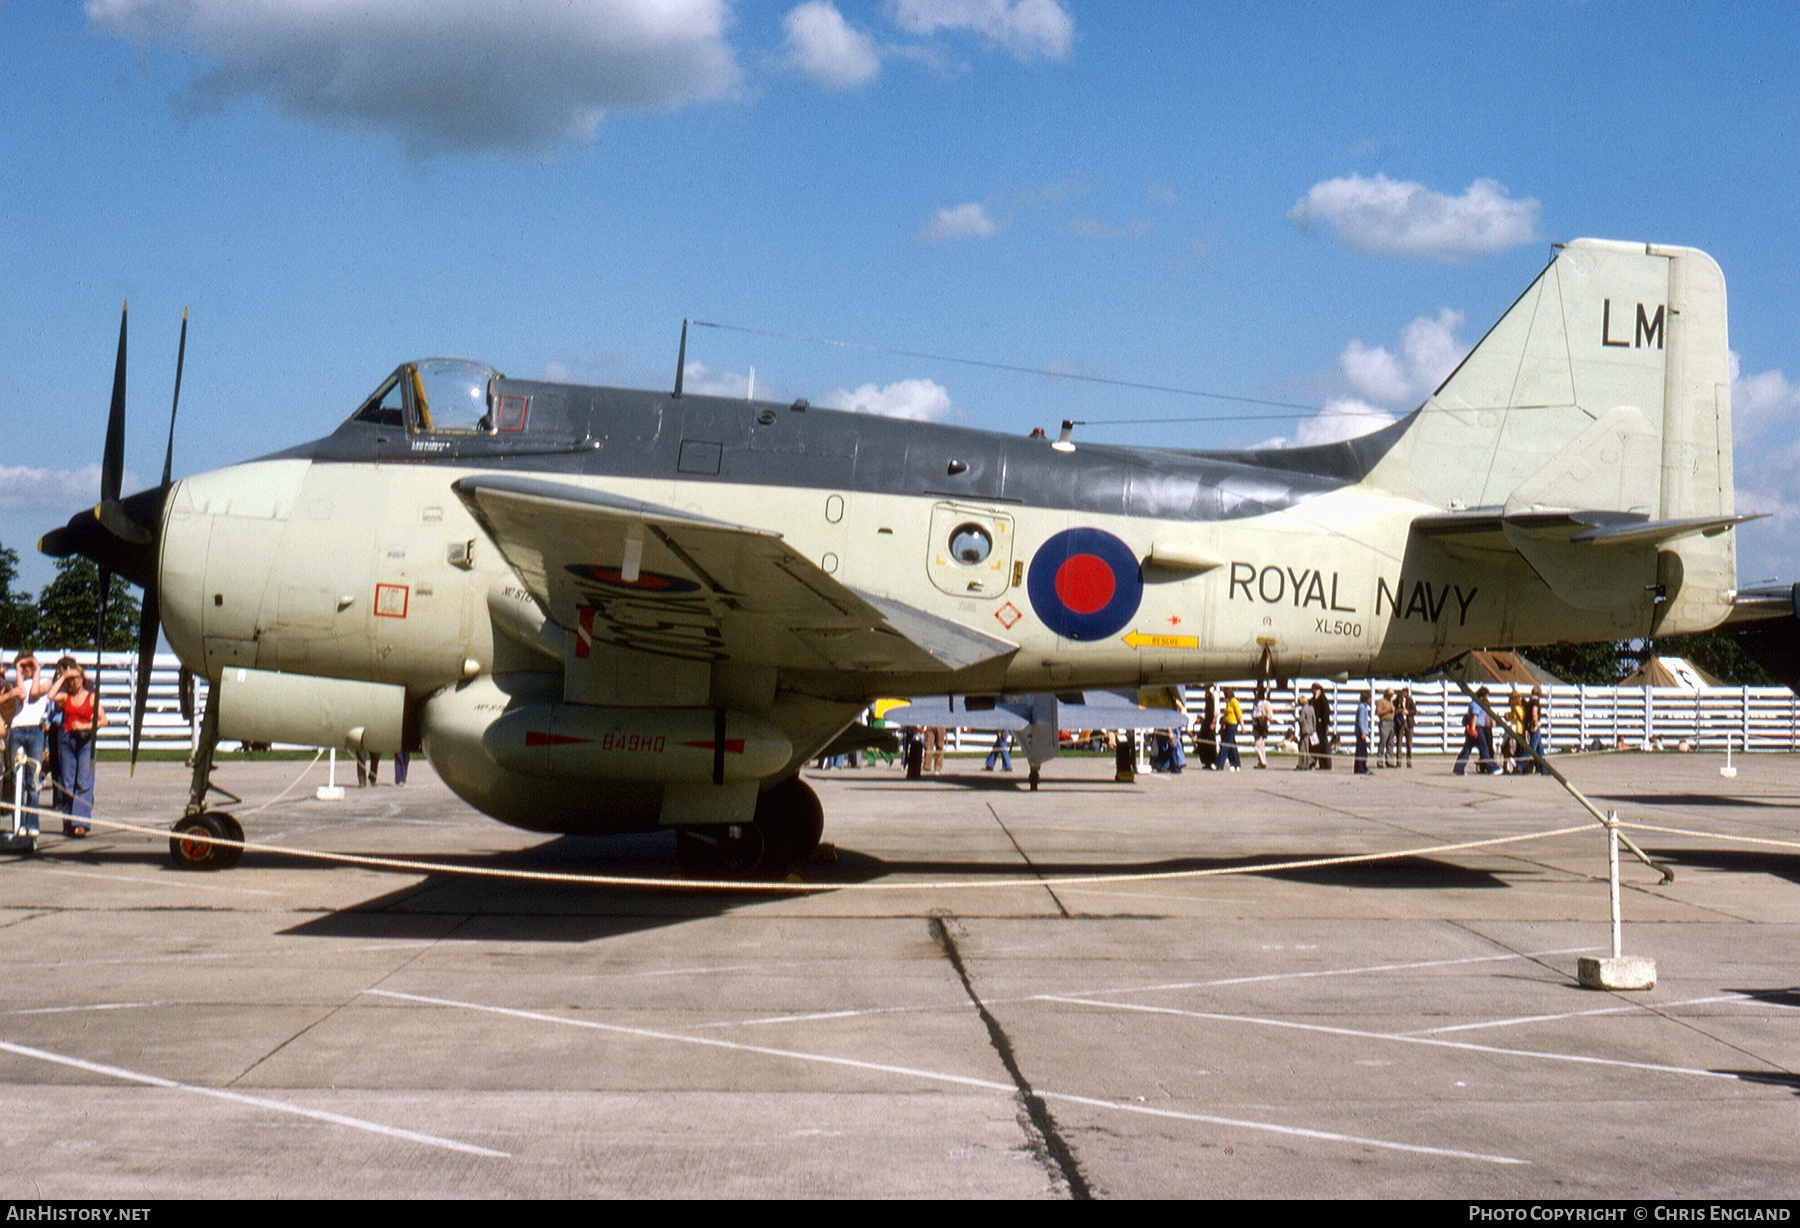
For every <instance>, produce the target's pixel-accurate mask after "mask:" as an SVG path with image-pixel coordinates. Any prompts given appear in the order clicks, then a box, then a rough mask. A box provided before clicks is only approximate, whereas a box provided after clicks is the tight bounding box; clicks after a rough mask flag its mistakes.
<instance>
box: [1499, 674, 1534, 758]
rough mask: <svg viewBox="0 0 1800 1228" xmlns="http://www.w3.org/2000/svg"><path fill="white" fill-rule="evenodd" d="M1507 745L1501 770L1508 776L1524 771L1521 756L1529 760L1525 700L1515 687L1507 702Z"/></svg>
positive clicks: (1504, 749) (1502, 756)
mask: <svg viewBox="0 0 1800 1228" xmlns="http://www.w3.org/2000/svg"><path fill="white" fill-rule="evenodd" d="M1505 733H1506V743H1505V746H1504V748H1503V753H1502V755H1501V768H1500V770H1501V771H1503V772H1505V773H1506V774H1507V775H1508V776H1512V775H1515V774H1516V773H1518V772H1520V771H1521V770H1523V769H1522V768H1521V767H1520V764H1519V759H1520V757H1521V756H1523V757H1525V758H1527V759H1529V758H1530V756H1529V755H1528V754H1526V751H1525V699H1524V697H1523V696H1522V695H1520V694H1519V688H1518V687H1514V688H1513V689H1512V694H1511V695H1509V696H1508V697H1507V700H1506V730H1505Z"/></svg>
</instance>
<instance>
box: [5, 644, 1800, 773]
mask: <svg viewBox="0 0 1800 1228" xmlns="http://www.w3.org/2000/svg"><path fill="white" fill-rule="evenodd" d="M61 655H62V654H61V653H60V652H57V653H52V652H43V651H40V652H39V653H38V661H39V663H40V664H42V665H43V666H44V667H45V668H46V669H48V668H50V667H51V666H52V665H53V664H54V662H55V661H56V658H57V657H59V656H61ZM73 655H74V656H76V658H77V659H78V660H80V661H81V663H82V665H83V666H84V667H85V668H87V669H89V670H92V669H93V665H94V654H93V653H91V652H85V653H76V654H73ZM12 657H13V653H12V652H10V651H9V652H7V653H6V654H5V659H6V660H7V661H8V662H9V663H10V662H11V660H12ZM179 665H180V663H179V662H178V661H176V659H175V657H174V655H173V654H170V653H159V654H158V655H157V657H156V658H155V662H154V664H153V666H152V668H151V673H150V699H149V702H148V704H147V705H146V706H145V709H144V740H143V746H144V748H145V749H152V750H154V749H167V750H180V751H183V752H184V753H185V752H187V751H190V750H192V749H193V746H194V743H195V741H196V740H197V739H198V737H199V730H200V713H201V712H202V711H204V709H205V705H206V680H205V679H204V678H196V679H195V680H194V718H193V720H192V721H191V722H190V721H188V720H184V719H183V718H182V715H181V705H180V697H179V695H178V694H177V671H178V669H179ZM136 671H137V654H136V653H134V652H108V653H102V654H101V673H100V688H99V689H100V700H101V702H102V703H103V704H105V705H106V711H107V714H108V716H109V717H110V718H111V720H112V723H111V724H110V725H109V726H107V727H106V728H105V729H103V730H102V731H101V733H100V745H101V747H102V748H103V749H113V750H117V749H124V748H126V747H128V746H129V745H130V737H131V735H130V728H131V691H132V679H133V678H135V677H136ZM1312 681H1313V680H1312V679H1310V678H1309V679H1302V680H1298V681H1296V682H1293V683H1291V684H1289V685H1288V686H1287V687H1284V688H1282V689H1281V690H1278V691H1276V692H1275V693H1274V694H1273V695H1272V696H1271V699H1272V701H1273V702H1274V705H1275V728H1276V731H1277V732H1278V734H1279V733H1282V732H1285V731H1287V730H1289V729H1290V728H1291V727H1292V725H1293V719H1294V718H1293V712H1294V703H1295V701H1296V699H1298V698H1301V697H1304V696H1305V695H1306V694H1307V693H1309V692H1310V691H1311V689H1312ZM1320 681H1321V682H1322V683H1323V685H1324V687H1325V690H1326V693H1327V694H1329V695H1330V696H1331V712H1332V724H1333V727H1334V728H1335V730H1336V732H1337V735H1338V740H1339V743H1340V744H1341V745H1344V746H1349V745H1351V744H1352V743H1353V742H1354V741H1355V721H1356V696H1357V692H1359V691H1361V690H1362V689H1363V688H1365V687H1367V688H1369V689H1371V690H1372V691H1373V692H1374V694H1375V695H1376V696H1379V695H1380V694H1381V692H1382V691H1383V690H1385V689H1387V688H1388V687H1393V688H1394V689H1395V690H1396V691H1397V690H1399V689H1400V688H1401V687H1403V686H1410V687H1411V688H1412V693H1413V701H1414V703H1416V704H1417V705H1418V709H1419V720H1418V724H1417V726H1416V727H1415V728H1414V731H1413V746H1414V748H1415V749H1417V750H1420V751H1434V750H1435V751H1455V750H1457V749H1459V748H1460V747H1461V746H1462V714H1463V711H1464V709H1466V708H1467V707H1468V700H1467V699H1466V698H1465V697H1464V696H1463V693H1462V690H1461V688H1459V687H1458V686H1457V685H1456V684H1455V683H1454V682H1429V683H1407V682H1402V681H1398V680H1381V679H1375V680H1371V681H1364V682H1332V681H1329V680H1326V679H1320ZM1232 686H1233V687H1235V689H1236V691H1237V695H1238V699H1239V701H1240V702H1241V703H1242V704H1243V707H1244V714H1245V717H1246V718H1248V716H1249V711H1250V698H1251V696H1252V695H1254V694H1255V692H1256V684H1255V683H1254V682H1237V683H1233V684H1232ZM1489 689H1490V691H1491V692H1492V696H1491V697H1492V700H1493V704H1494V708H1495V710H1496V711H1499V712H1501V713H1502V714H1504V712H1505V709H1506V697H1507V694H1508V693H1509V692H1510V691H1511V689H1512V688H1511V687H1510V686H1509V685H1506V684H1498V685H1490V687H1489ZM1205 703H1206V699H1205V692H1204V689H1203V688H1201V687H1198V686H1191V687H1188V688H1187V705H1188V712H1189V714H1190V716H1192V715H1195V714H1198V713H1199V712H1201V711H1203V710H1204V708H1205ZM1544 717H1545V720H1546V722H1547V726H1548V729H1549V744H1550V746H1551V748H1552V749H1554V750H1578V749H1587V748H1590V747H1594V746H1605V747H1613V746H1617V745H1619V744H1620V742H1621V741H1623V743H1624V745H1626V746H1627V747H1631V748H1634V749H1635V748H1638V747H1641V746H1643V745H1645V744H1647V743H1648V744H1652V745H1654V744H1661V745H1664V746H1674V745H1675V744H1676V743H1677V742H1680V741H1682V740H1684V739H1685V740H1686V741H1687V742H1688V743H1689V744H1690V745H1692V746H1694V747H1696V748H1697V749H1706V750H1717V751H1719V752H1721V753H1722V752H1723V751H1724V750H1725V746H1726V742H1727V741H1728V740H1729V742H1730V744H1731V747H1732V749H1733V750H1737V751H1743V750H1752V751H1790V752H1791V751H1800V696H1796V695H1795V694H1794V693H1793V692H1792V691H1790V690H1788V689H1787V688H1786V687H1708V688H1705V689H1703V690H1698V691H1687V690H1682V689H1681V688H1679V687H1649V686H1631V687H1609V686H1554V687H1545V688H1544ZM1246 723H1248V721H1247V720H1246ZM1240 741H1248V738H1247V736H1243V735H1240ZM965 744H966V748H967V749H969V750H981V751H983V752H985V751H986V750H987V749H988V747H990V746H991V745H992V744H993V735H992V734H987V733H971V734H969V735H967V736H966V737H963V736H956V735H953V736H952V741H951V748H952V749H964V748H965Z"/></svg>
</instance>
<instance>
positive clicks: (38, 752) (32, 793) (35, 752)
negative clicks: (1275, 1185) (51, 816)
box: [6, 725, 44, 835]
mask: <svg viewBox="0 0 1800 1228" xmlns="http://www.w3.org/2000/svg"><path fill="white" fill-rule="evenodd" d="M20 747H23V748H24V749H25V758H26V760H27V762H26V765H25V773H26V775H25V804H26V805H27V806H36V805H37V804H38V787H39V785H40V784H41V783H42V782H41V781H40V779H39V778H40V776H41V775H42V774H43V770H44V729H43V726H41V725H31V726H26V727H23V728H16V729H11V730H8V731H7V734H6V804H7V805H8V806H10V805H12V804H13V799H14V798H15V797H17V796H18V795H17V793H16V792H15V790H16V789H17V788H18V785H17V783H16V782H15V781H14V780H13V760H14V759H15V758H17V757H18V753H19V748H20ZM19 830H20V831H26V832H31V833H32V834H34V835H35V834H36V833H37V830H38V817H37V815H36V814H22V815H20V816H19Z"/></svg>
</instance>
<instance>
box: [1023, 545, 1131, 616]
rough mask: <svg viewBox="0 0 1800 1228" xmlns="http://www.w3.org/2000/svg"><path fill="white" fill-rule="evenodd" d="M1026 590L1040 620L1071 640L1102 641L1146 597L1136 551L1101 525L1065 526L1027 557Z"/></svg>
mask: <svg viewBox="0 0 1800 1228" xmlns="http://www.w3.org/2000/svg"><path fill="white" fill-rule="evenodd" d="M1025 592H1026V595H1027V596H1028V597H1030V599H1031V608H1032V610H1033V611H1034V612H1035V613H1036V614H1037V616H1038V617H1039V618H1041V619H1042V620H1043V621H1044V625H1045V626H1047V627H1049V628H1050V630H1052V631H1054V632H1055V633H1056V634H1057V635H1060V636H1062V637H1063V638H1064V639H1069V640H1100V639H1105V638H1106V637H1107V636H1110V635H1114V634H1116V633H1117V632H1118V631H1120V630H1121V629H1123V628H1124V626H1125V624H1126V623H1128V622H1130V621H1131V618H1132V615H1134V614H1136V613H1137V610H1138V604H1139V603H1140V602H1141V601H1142V600H1143V597H1144V582H1143V579H1142V578H1141V577H1140V576H1139V574H1138V559H1137V555H1135V554H1133V553H1132V551H1131V548H1130V547H1128V546H1127V545H1126V544H1125V543H1124V542H1122V541H1120V540H1119V539H1118V538H1116V537H1114V536H1113V535H1112V534H1111V533H1108V532H1105V531H1104V530H1102V529H1086V528H1082V529H1064V530H1063V531H1062V532H1060V533H1057V534H1054V535H1053V536H1052V537H1051V538H1050V540H1048V541H1046V542H1045V543H1044V544H1043V545H1042V546H1039V547H1038V550H1037V553H1036V554H1034V555H1032V556H1031V571H1030V572H1029V574H1028V575H1027V577H1026V582H1025Z"/></svg>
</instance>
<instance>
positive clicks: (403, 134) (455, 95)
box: [87, 0, 738, 156]
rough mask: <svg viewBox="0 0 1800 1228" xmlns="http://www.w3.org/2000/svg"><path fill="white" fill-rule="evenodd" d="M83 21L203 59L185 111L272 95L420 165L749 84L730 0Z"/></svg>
mask: <svg viewBox="0 0 1800 1228" xmlns="http://www.w3.org/2000/svg"><path fill="white" fill-rule="evenodd" d="M87 14H88V18H89V20H90V22H91V23H92V24H93V25H94V26H95V27H96V28H98V29H100V30H102V31H104V32H106V33H109V34H114V35H119V36H122V37H125V38H130V39H132V40H134V41H137V42H140V43H164V42H168V43H176V44H181V45H185V46H186V47H188V48H189V49H191V50H192V51H193V52H195V53H196V54H198V55H199V56H202V57H204V58H205V60H206V61H207V62H208V65H209V67H208V68H207V69H206V70H205V71H204V72H203V73H202V74H201V75H199V76H197V77H196V78H195V80H194V81H193V82H192V84H191V85H190V86H189V87H188V88H187V90H186V92H185V94H184V96H183V98H182V101H183V103H184V104H185V105H186V106H187V107H189V108H190V109H193V110H206V109H211V108H215V107H218V106H220V105H223V104H224V103H225V102H228V101H230V100H233V99H237V98H245V97H261V98H266V99H267V100H268V101H269V102H271V103H273V104H274V105H275V106H276V107H278V108H279V109H280V110H282V111H285V112H287V113H288V114H290V115H294V116H297V117H299V118H301V119H305V120H309V121H313V122H317V123H321V124H326V125H330V126H335V127H350V128H364V129H372V130H375V131H380V132H385V133H388V134H390V135H392V136H394V137H395V138H396V139H398V140H399V141H400V142H401V143H402V144H403V145H405V146H406V148H407V149H408V150H409V151H410V152H412V153H414V154H415V155H426V154H435V153H441V152H445V151H451V150H461V151H470V150H478V151H494V152H499V153H504V154H510V155H519V156H540V155H543V154H547V153H549V152H552V151H554V150H555V149H556V148H557V147H558V146H560V145H562V144H564V143H566V142H569V141H578V142H579V141H586V140H589V139H591V138H592V136H593V134H594V130H595V128H596V126H597V125H598V124H599V122H600V119H601V117H602V116H603V115H604V114H605V113H606V112H607V111H609V110H632V109H645V108H662V107H675V106H681V105H683V104H687V103H693V102H699V101H704V100H707V99H712V98H718V97H720V96H721V95H723V94H725V93H726V92H728V91H729V90H730V89H731V88H732V87H733V86H734V85H735V84H736V82H737V79H738V66H737V63H736V60H735V57H734V56H733V54H732V50H731V48H730V46H729V45H728V44H727V43H726V41H725V27H726V25H727V22H728V19H729V16H730V10H729V7H728V0H511V2H510V3H507V4H494V3H491V2H490V0H381V2H380V3H369V0H87Z"/></svg>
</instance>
